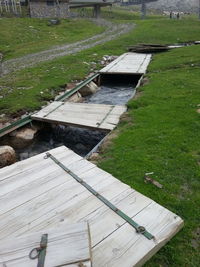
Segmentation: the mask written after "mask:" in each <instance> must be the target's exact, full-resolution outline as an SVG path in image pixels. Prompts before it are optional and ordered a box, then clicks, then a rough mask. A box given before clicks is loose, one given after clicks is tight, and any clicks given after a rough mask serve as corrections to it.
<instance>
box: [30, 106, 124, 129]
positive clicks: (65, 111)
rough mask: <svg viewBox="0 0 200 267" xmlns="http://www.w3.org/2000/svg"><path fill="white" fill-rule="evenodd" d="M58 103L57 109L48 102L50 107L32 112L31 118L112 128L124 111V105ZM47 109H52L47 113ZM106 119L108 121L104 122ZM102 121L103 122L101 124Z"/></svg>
mask: <svg viewBox="0 0 200 267" xmlns="http://www.w3.org/2000/svg"><path fill="white" fill-rule="evenodd" d="M57 103H58V102H57ZM60 103H61V104H60V105H58V108H57V109H53V108H54V104H53V103H52V104H50V105H49V106H51V105H52V106H53V107H52V108H51V107H49V106H48V107H47V108H44V109H42V110H41V111H39V112H38V113H36V114H34V115H33V116H32V119H35V120H42V121H48V122H54V123H60V124H65V125H72V126H78V127H86V128H92V129H101V130H112V129H114V128H115V126H116V125H117V123H118V122H119V118H120V116H121V115H122V113H124V112H125V111H126V107H125V106H112V105H101V104H85V103H65V104H62V102H60ZM49 110H53V111H52V112H51V113H48V112H49ZM107 120H108V121H109V122H108V123H106V122H107ZM110 121H111V122H110ZM102 122H104V123H103V124H102Z"/></svg>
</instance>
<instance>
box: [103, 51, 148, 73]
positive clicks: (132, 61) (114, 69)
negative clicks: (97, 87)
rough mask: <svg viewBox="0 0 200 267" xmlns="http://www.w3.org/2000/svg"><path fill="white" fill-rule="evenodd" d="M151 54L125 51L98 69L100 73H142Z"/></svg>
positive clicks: (144, 71)
mask: <svg viewBox="0 0 200 267" xmlns="http://www.w3.org/2000/svg"><path fill="white" fill-rule="evenodd" d="M150 60H151V54H139V53H131V52H129V53H125V54H123V55H121V56H119V57H118V58H117V59H116V60H114V61H113V62H111V63H110V64H108V65H107V66H106V67H105V68H103V69H101V70H100V74H144V73H146V70H147V67H148V65H149V62H150Z"/></svg>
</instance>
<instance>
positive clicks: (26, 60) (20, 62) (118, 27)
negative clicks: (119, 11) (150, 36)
mask: <svg viewBox="0 0 200 267" xmlns="http://www.w3.org/2000/svg"><path fill="white" fill-rule="evenodd" d="M93 21H94V20H93ZM94 22H95V23H97V24H98V25H101V26H104V27H106V30H105V31H104V32H103V33H101V34H97V35H95V36H93V37H90V38H88V39H85V40H82V41H79V42H75V43H72V44H66V45H60V46H55V47H52V48H51V49H48V50H45V51H42V52H38V53H34V54H29V55H25V56H23V57H19V58H15V59H10V60H7V61H4V62H3V63H2V74H1V75H2V76H3V75H6V74H8V73H10V72H15V71H19V70H21V69H24V68H27V67H31V66H34V65H36V64H38V63H40V62H45V61H49V60H52V59H55V58H58V57H62V56H66V55H71V54H75V53H78V52H80V51H83V50H85V49H88V48H91V47H94V46H96V45H99V44H104V43H106V42H108V41H111V40H113V39H115V38H117V37H119V36H120V35H122V34H125V33H128V32H129V31H130V30H132V29H133V28H134V26H135V25H134V24H133V23H131V24H130V23H129V24H113V23H111V22H108V21H106V20H103V19H100V20H98V21H94Z"/></svg>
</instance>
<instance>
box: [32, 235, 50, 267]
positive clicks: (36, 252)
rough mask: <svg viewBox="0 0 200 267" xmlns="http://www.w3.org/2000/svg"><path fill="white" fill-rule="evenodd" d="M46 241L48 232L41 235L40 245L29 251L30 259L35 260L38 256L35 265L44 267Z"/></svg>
mask: <svg viewBox="0 0 200 267" xmlns="http://www.w3.org/2000/svg"><path fill="white" fill-rule="evenodd" d="M47 243H48V234H44V235H42V237H41V241H40V247H38V248H33V249H32V250H31V251H30V253H29V258H30V259H31V260H35V259H37V258H38V264H37V267H44V261H45V256H46V248H47Z"/></svg>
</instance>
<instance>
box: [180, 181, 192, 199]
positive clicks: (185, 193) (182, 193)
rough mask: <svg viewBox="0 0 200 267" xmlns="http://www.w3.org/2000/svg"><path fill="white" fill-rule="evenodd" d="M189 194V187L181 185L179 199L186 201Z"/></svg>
mask: <svg viewBox="0 0 200 267" xmlns="http://www.w3.org/2000/svg"><path fill="white" fill-rule="evenodd" d="M191 193H192V191H191V189H190V187H189V185H188V184H183V185H182V186H181V187H180V193H179V199H186V197H187V196H188V194H191Z"/></svg>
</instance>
